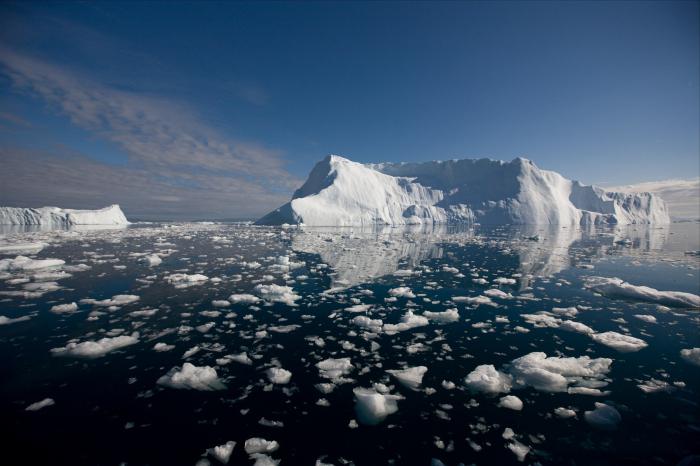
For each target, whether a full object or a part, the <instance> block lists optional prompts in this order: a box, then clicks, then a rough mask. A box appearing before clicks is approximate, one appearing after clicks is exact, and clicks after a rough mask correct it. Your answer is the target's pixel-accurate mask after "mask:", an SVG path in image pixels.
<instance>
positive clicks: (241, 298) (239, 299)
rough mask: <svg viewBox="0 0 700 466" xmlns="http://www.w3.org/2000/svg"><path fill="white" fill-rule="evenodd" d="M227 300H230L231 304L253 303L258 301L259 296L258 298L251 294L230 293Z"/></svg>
mask: <svg viewBox="0 0 700 466" xmlns="http://www.w3.org/2000/svg"><path fill="white" fill-rule="evenodd" d="M228 300H229V301H231V302H232V303H233V304H237V303H250V304H255V303H258V302H260V298H258V297H257V296H255V295H252V294H246V293H244V294H232V295H231V296H229V297H228Z"/></svg>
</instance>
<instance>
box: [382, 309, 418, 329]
mask: <svg viewBox="0 0 700 466" xmlns="http://www.w3.org/2000/svg"><path fill="white" fill-rule="evenodd" d="M428 323H429V322H428V319H427V318H425V317H423V316H417V315H415V314H413V311H411V310H408V311H406V313H405V314H404V315H403V316H402V317H401V322H399V323H398V324H384V327H383V331H384V333H386V334H387V335H393V334H395V333H398V332H403V331H406V330H410V329H412V328H416V327H423V326H425V325H428Z"/></svg>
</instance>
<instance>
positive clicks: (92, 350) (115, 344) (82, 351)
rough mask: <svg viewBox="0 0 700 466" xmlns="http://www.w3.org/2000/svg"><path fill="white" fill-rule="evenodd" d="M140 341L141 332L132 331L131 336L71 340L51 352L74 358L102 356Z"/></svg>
mask: <svg viewBox="0 0 700 466" xmlns="http://www.w3.org/2000/svg"><path fill="white" fill-rule="evenodd" d="M138 342H139V334H138V333H137V332H134V333H132V334H131V335H130V336H127V335H121V336H118V337H113V338H109V337H105V338H101V339H99V340H97V341H83V342H81V343H76V342H70V343H68V344H67V345H66V346H64V347H63V348H53V349H52V350H51V353H52V354H53V355H54V356H69V357H74V358H101V357H102V356H104V355H105V354H107V353H109V352H111V351H114V350H117V349H120V348H124V347H126V346H130V345H135V344H136V343H138Z"/></svg>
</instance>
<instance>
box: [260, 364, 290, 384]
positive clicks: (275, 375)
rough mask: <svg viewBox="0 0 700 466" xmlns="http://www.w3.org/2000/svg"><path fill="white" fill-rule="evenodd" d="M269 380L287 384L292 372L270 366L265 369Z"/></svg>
mask: <svg viewBox="0 0 700 466" xmlns="http://www.w3.org/2000/svg"><path fill="white" fill-rule="evenodd" d="M266 374H267V378H268V379H269V380H270V382H272V383H274V384H278V385H285V384H288V383H289V381H290V380H291V378H292V373H291V372H289V371H288V370H286V369H282V368H281V367H271V368H269V369H268V370H267V371H266Z"/></svg>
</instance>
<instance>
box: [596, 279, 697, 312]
mask: <svg viewBox="0 0 700 466" xmlns="http://www.w3.org/2000/svg"><path fill="white" fill-rule="evenodd" d="M586 287H587V288H588V289H590V290H593V291H595V292H596V293H600V294H602V295H604V296H607V297H609V298H622V299H631V300H637V301H646V302H650V303H657V304H663V305H666V306H674V307H700V296H698V295H696V294H692V293H685V292H682V291H659V290H656V289H654V288H651V287H648V286H636V285H632V284H630V283H627V282H625V281H623V280H621V279H619V278H606V277H590V278H588V279H587V280H586Z"/></svg>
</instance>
